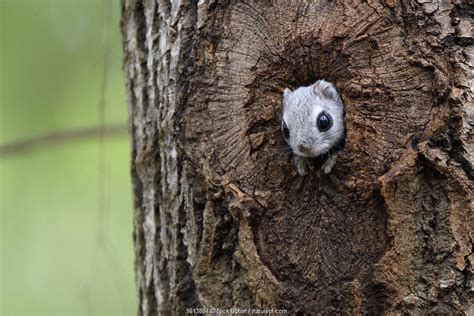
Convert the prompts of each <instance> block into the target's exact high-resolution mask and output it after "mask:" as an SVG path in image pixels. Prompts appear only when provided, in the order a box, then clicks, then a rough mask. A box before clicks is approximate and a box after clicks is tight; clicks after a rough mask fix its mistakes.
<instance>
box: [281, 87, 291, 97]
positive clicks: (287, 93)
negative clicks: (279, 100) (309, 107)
mask: <svg viewBox="0 0 474 316" xmlns="http://www.w3.org/2000/svg"><path fill="white" fill-rule="evenodd" d="M292 93H293V91H291V90H290V89H288V88H285V90H284V91H283V98H288V97H289V96H290V95H291V94H292Z"/></svg>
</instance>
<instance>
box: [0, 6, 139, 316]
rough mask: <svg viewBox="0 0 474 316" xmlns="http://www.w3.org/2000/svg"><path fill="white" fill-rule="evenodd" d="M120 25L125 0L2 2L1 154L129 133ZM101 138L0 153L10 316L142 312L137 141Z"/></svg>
mask: <svg viewBox="0 0 474 316" xmlns="http://www.w3.org/2000/svg"><path fill="white" fill-rule="evenodd" d="M119 19H120V3H119V1H118V0H111V1H109V0H104V1H102V0H0V149H1V148H2V146H4V145H5V144H12V143H18V142H21V141H23V140H25V139H31V138H34V137H40V138H41V137H42V135H46V134H48V133H51V132H58V131H59V132H60V133H62V131H69V132H68V133H69V134H68V133H66V134H68V135H74V134H75V133H76V132H75V131H77V130H81V129H83V128H92V130H94V128H98V127H100V126H101V124H104V123H105V124H106V125H107V126H108V125H115V126H116V125H118V126H125V124H126V120H127V110H126V104H125V93H124V90H125V89H124V85H125V84H124V75H123V72H122V68H121V63H122V47H121V36H120V29H119ZM104 74H105V76H104ZM104 79H105V81H104ZM101 100H102V101H101ZM101 104H103V105H104V106H105V107H104V108H103V109H104V110H103V112H101ZM101 113H102V114H101ZM95 135H96V136H94V137H87V138H85V137H81V136H79V137H76V138H71V139H69V138H68V137H67V136H66V137H65V139H63V141H61V142H59V141H54V140H53V141H52V142H50V143H47V144H42V145H40V146H37V147H32V148H29V150H24V151H18V152H15V151H13V152H10V153H9V154H8V155H6V154H4V155H1V150H0V210H1V218H0V221H1V227H0V228H1V235H0V236H1V239H0V242H1V253H0V255H1V260H0V263H1V266H0V314H1V315H133V314H135V311H136V306H135V304H136V302H135V285H134V276H133V244H132V199H131V187H130V176H129V144H128V138H127V135H126V132H124V133H119V134H113V135H112V134H111V133H109V134H107V133H106V135H108V136H109V137H105V138H101V137H99V136H97V133H96V134H95Z"/></svg>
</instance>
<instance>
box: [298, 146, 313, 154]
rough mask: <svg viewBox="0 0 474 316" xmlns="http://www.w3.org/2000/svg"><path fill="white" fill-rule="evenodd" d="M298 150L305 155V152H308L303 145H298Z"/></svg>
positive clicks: (307, 148)
mask: <svg viewBox="0 0 474 316" xmlns="http://www.w3.org/2000/svg"><path fill="white" fill-rule="evenodd" d="M298 150H299V151H301V152H302V153H305V152H308V151H309V150H310V148H309V147H307V146H305V145H301V144H300V145H298Z"/></svg>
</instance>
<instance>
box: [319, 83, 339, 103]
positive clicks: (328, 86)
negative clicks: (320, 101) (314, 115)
mask: <svg viewBox="0 0 474 316" xmlns="http://www.w3.org/2000/svg"><path fill="white" fill-rule="evenodd" d="M313 92H314V94H316V95H320V96H322V97H324V98H326V99H330V100H337V99H338V94H337V91H336V87H335V86H334V85H333V84H332V83H330V82H328V81H326V80H318V81H316V82H315V83H314V84H313Z"/></svg>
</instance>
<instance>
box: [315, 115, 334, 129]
mask: <svg viewBox="0 0 474 316" xmlns="http://www.w3.org/2000/svg"><path fill="white" fill-rule="evenodd" d="M331 123H332V121H331V116H330V115H329V114H327V113H324V112H323V113H321V114H319V116H318V120H317V124H318V129H319V130H320V131H321V132H324V131H327V130H328V129H329V128H330V127H331Z"/></svg>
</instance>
